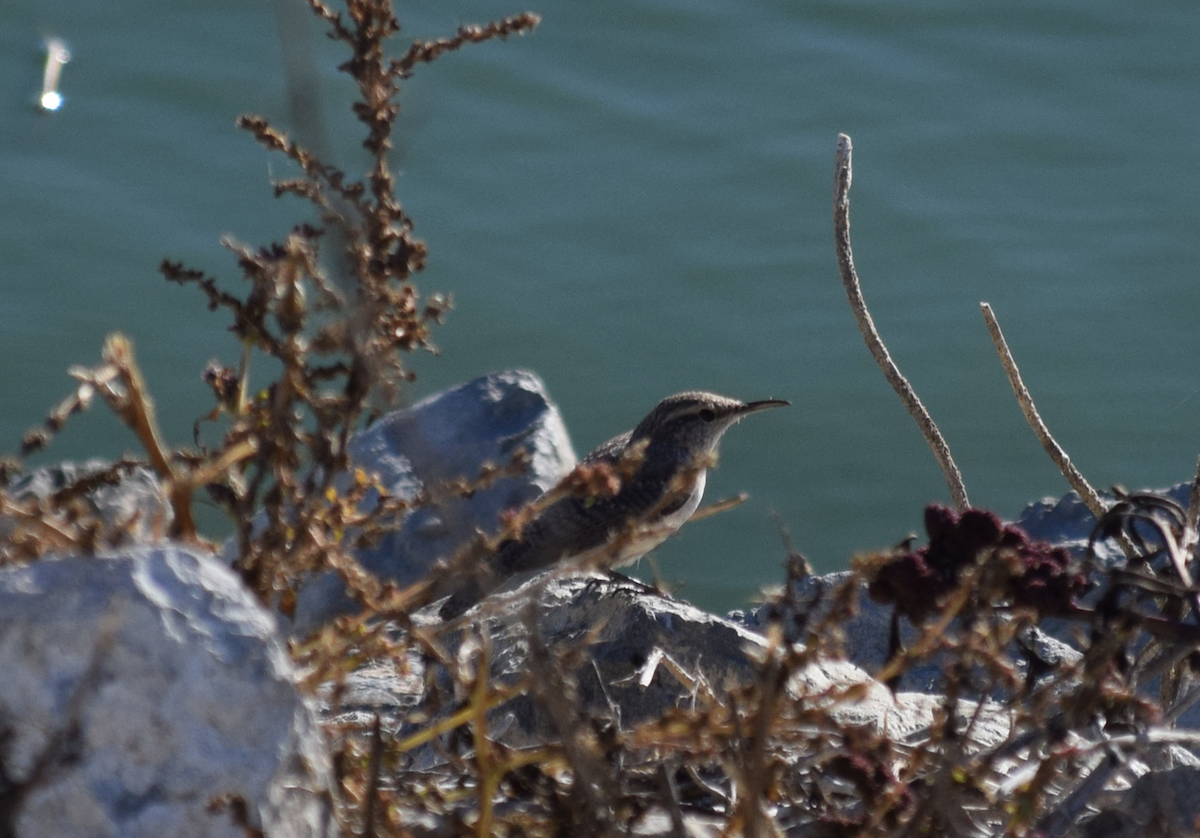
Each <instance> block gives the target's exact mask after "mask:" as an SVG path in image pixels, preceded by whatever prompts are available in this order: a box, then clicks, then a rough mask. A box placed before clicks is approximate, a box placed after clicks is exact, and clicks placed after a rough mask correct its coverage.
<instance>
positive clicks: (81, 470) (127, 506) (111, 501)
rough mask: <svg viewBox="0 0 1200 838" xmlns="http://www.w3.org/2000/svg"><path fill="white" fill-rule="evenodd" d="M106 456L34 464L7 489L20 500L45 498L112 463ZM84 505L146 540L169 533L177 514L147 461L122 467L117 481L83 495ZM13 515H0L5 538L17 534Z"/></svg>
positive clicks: (133, 538) (132, 537)
mask: <svg viewBox="0 0 1200 838" xmlns="http://www.w3.org/2000/svg"><path fill="white" fill-rule="evenodd" d="M111 465H112V463H110V462H108V461H106V460H87V461H85V462H82V463H72V462H66V463H59V464H57V465H52V466H44V467H42V468H38V469H34V470H33V471H31V472H30V473H29V474H27V475H25V476H24V477H22V478H21V479H20V480H17V481H15V482H14V483H13V484H12V485H11V486H10V487H9V488H8V490H7V494H8V495H9V496H10V497H12V498H14V499H15V500H24V499H27V498H38V499H40V500H46V499H47V498H49V497H50V496H51V495H53V494H54V493H55V492H58V491H61V490H62V489H65V488H67V487H68V486H72V485H74V484H76V483H78V482H79V481H80V480H84V479H86V478H88V477H90V476H92V475H95V474H97V473H99V472H101V471H104V470H105V469H107V468H109V467H110V466H111ZM79 501H80V503H82V504H83V507H82V509H83V511H85V512H88V513H91V514H94V515H96V516H97V517H99V518H100V520H101V521H103V522H104V524H105V525H106V526H107V527H109V528H112V529H117V528H124V529H125V530H126V533H127V535H128V541H129V543H139V544H140V543H146V542H150V541H155V540H159V539H161V538H163V537H164V535H165V534H166V532H167V530H168V528H169V527H170V525H171V520H172V518H173V516H172V513H171V507H170V504H168V503H167V499H166V497H165V495H164V494H163V491H162V485H161V484H160V483H159V482H158V478H157V477H156V476H155V474H154V472H153V471H151V470H150V469H149V468H147V467H145V466H138V467H137V468H133V469H130V470H128V471H123V472H122V473H121V476H120V479H119V481H118V482H116V483H102V484H98V485H97V486H96V487H95V488H93V489H91V490H90V491H88V492H85V493H83V494H82V495H80V498H79ZM13 527H14V523H13V521H12V519H11V518H8V517H4V516H0V544H3V543H4V542H6V541H7V540H8V539H10V538H12V536H13V532H14V530H13Z"/></svg>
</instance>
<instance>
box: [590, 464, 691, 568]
mask: <svg viewBox="0 0 1200 838" xmlns="http://www.w3.org/2000/svg"><path fill="white" fill-rule="evenodd" d="M707 478H708V472H707V470H705V471H702V472H700V474H699V475H697V477H696V488H695V490H693V492H692V495H691V497H689V498H688V499H687V502H686V503H685V504H684V505H683V506H681V507H679V508H678V509H676V510H675V511H674V512H672V513H671V514H670V515H664V516H663V517H662V518H659V519H658V521H656V522H655V523H653V524H644V525H643V531H642V532H641V533H640V534H639V536H638V537H637V538H635V539H633V540H632V541H631V542H630V543H629V544H627V545H625V546H624V547H623V548H622V549H621V550H620V552H619V554H618V555H617V558H616V561H614V562H613V563H612V565H610V566H611V567H622V566H624V565H627V564H631V563H632V562H635V561H637V560H638V559H640V558H641V557H642V556H644V555H646V554H647V553H649V552H650V551H651V550H653V549H654V548H655V547H657V546H658V545H660V544H662V543H663V542H664V541H666V540H667V539H668V538H670V537H671V536H672V535H674V534H675V532H676V531H677V530H678V529H679V528H680V527H682V526H683V525H684V524H686V523H687V521H688V519H689V518H691V517H692V514H693V513H694V512H695V511H696V509H697V508H699V506H700V501H701V500H702V499H703V498H704V484H705V482H706V480H707Z"/></svg>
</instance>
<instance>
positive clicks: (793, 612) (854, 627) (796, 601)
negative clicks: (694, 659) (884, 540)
mask: <svg viewBox="0 0 1200 838" xmlns="http://www.w3.org/2000/svg"><path fill="white" fill-rule="evenodd" d="M851 578H852V574H851V573H850V572H849V571H842V572H839V573H828V574H825V575H823V576H818V575H814V576H808V577H805V578H804V579H802V580H800V581H799V582H798V583H797V585H796V588H795V591H794V593H793V597H792V604H793V605H794V608H792V609H790V610H788V611H787V612H786V613H783V614H780V615H779V616H780V617H781V618H782V621H783V628H784V634H785V636H786V637H787V639H788V640H790V641H792V642H797V643H805V642H807V641H808V640H809V635H810V634H811V633H812V632H814V631H819V632H821V633H822V635H823V638H822V639H823V641H824V642H827V643H828V642H829V641H831V640H835V641H837V642H838V645H840V648H841V650H842V653H843V654H844V655H845V658H846V660H848V661H850V662H851V663H853V664H855V665H856V666H860V667H862V668H863V669H864V670H866V671H867V672H869V673H872V674H875V673H877V672H879V671H880V670H881V669H883V667H884V665H885V664H887V662H888V656H889V653H890V642H891V634H892V614H893V611H894V608H893V607H892V606H891V605H886V604H882V603H878V602H875V601H874V600H872V599H871V597H870V596H869V595H868V594H867V586H866V585H865V584H861V585H860V586H859V589H858V591H857V595H856V600H855V605H854V608H853V609H852V612H851V614H850V615H849V616H848V617H846V618H844V619H841V620H839V621H837V622H836V624H835V625H833V626H826V625H825V623H824V622H823V621H825V620H826V619H827V618H828V616H829V614H830V611H831V610H832V608H833V607H834V604H835V602H836V601H837V595H836V593H837V591H838V589H839V588H841V587H842V586H843V585H845V584H847V583H849V582H850V580H851ZM775 614H776V609H775V607H774V605H772V604H770V603H768V604H764V605H763V606H761V607H759V608H757V609H755V610H753V611H751V612H749V613H748V614H740V613H739V614H738V621H739V622H740V623H742V624H743V625H745V626H746V628H748V629H750V630H752V631H757V632H762V631H765V629H766V626H767V624H768V622H769V621H770V620H771V619H772V617H773V616H774V615H775ZM732 616H733V615H731V617H732ZM1060 622H1062V623H1063V625H1062V627H1061V630H1062V631H1063V633H1064V634H1066V633H1068V632H1069V630H1070V629H1071V628H1073V626H1072V625H1071V624H1068V623H1065V621H1060ZM897 628H898V629H899V639H900V643H901V645H902V647H903V648H909V647H911V646H912V644H913V643H914V642H916V640H917V639H918V637H919V636H920V634H921V631H920V630H919V629H918V628H917V627H916V626H914V625H913V624H912V623H911V622H909V620H908V619H907V618H905V617H901V618H900V619H899V621H898V623H897ZM830 632H836V633H837V636H836V637H831V636H830ZM1019 641H1020V643H1019V647H1014V648H1013V650H1012V656H1013V657H1014V659H1015V663H1016V668H1017V671H1018V672H1024V671H1025V670H1026V666H1027V662H1028V657H1029V656H1032V657H1033V658H1035V659H1036V660H1037V661H1039V662H1040V663H1041V664H1043V665H1044V667H1045V668H1047V669H1050V668H1053V667H1054V666H1056V665H1058V664H1059V663H1074V662H1075V661H1077V660H1078V659H1079V657H1080V653H1079V652H1078V651H1076V650H1075V649H1074V648H1072V647H1071V646H1069V645H1068V644H1067V643H1064V642H1062V641H1060V640H1057V639H1055V638H1054V637H1051V636H1050V635H1048V634H1046V633H1045V632H1043V631H1041V630H1039V629H1038V628H1033V629H1031V630H1029V631H1027V632H1026V633H1025V634H1024V635H1022V636H1021V637H1020V638H1019ZM948 662H949V658H948V657H947V656H946V655H935V656H932V657H931V658H929V659H928V660H926V661H923V662H920V663H918V664H915V665H913V666H910V667H909V668H908V669H907V670H905V672H904V673H903V674H902V675H901V677H900V681H899V683H898V684H896V688H897V689H898V690H903V691H906V692H919V693H930V694H933V693H939V692H941V690H942V688H943V687H944V684H945V680H944V677H943V668H944V666H945V665H946V664H947V663H948ZM992 697H993V698H995V697H998V695H992Z"/></svg>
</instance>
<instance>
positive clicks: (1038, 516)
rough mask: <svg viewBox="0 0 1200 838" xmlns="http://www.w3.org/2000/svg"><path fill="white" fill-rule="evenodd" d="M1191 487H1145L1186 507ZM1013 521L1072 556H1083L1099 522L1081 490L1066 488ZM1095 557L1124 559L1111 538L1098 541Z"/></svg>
mask: <svg viewBox="0 0 1200 838" xmlns="http://www.w3.org/2000/svg"><path fill="white" fill-rule="evenodd" d="M1191 490H1192V484H1191V483H1177V484H1175V485H1174V486H1172V487H1171V488H1169V489H1151V490H1146V491H1151V492H1153V493H1154V494H1159V495H1165V496H1166V497H1169V498H1170V499H1171V500H1173V501H1175V502H1176V503H1178V504H1180V505H1181V506H1183V507H1184V508H1185V509H1186V508H1187V505H1188V498H1189V496H1190V494H1191ZM1100 495H1101V497H1102V498H1104V499H1105V501H1107V502H1109V503H1111V502H1112V500H1113V496H1112V495H1111V494H1109V493H1107V492H1101V493H1100ZM1013 523H1014V524H1016V525H1017V526H1018V527H1020V528H1021V529H1022V530H1024V531H1025V534H1026V535H1028V536H1029V537H1030V538H1032V539H1034V540H1035V541H1044V542H1046V543H1047V544H1054V545H1056V546H1060V547H1066V548H1067V549H1068V550H1069V551H1070V552H1071V555H1072V556H1074V557H1075V558H1076V559H1082V558H1083V556H1084V553H1085V552H1086V551H1087V544H1088V539H1089V538H1090V537H1091V534H1092V529H1093V528H1094V527H1095V526H1096V516H1095V515H1093V514H1092V511H1091V510H1090V509H1088V508H1087V506H1086V505H1085V504H1084V502H1083V499H1082V498H1080V497H1079V495H1078V494H1076V493H1075V492H1067V494H1065V495H1063V496H1062V497H1061V498H1043V499H1042V500H1040V501H1035V502H1034V503H1031V504H1029V505H1028V506H1026V507H1025V508H1024V509H1023V510H1021V514H1020V515H1018V516H1017V520H1016V521H1014V522H1013ZM1096 558H1097V560H1098V564H1099V565H1100V566H1101V567H1112V566H1113V565H1116V564H1123V563H1124V561H1125V556H1124V554H1123V553H1122V552H1121V550H1120V548H1119V547H1118V546H1117V545H1116V544H1115V543H1114V542H1112V541H1107V542H1100V543H1098V544H1097V545H1096Z"/></svg>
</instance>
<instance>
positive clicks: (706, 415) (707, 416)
mask: <svg viewBox="0 0 1200 838" xmlns="http://www.w3.org/2000/svg"><path fill="white" fill-rule="evenodd" d="M700 418H701V419H703V420H704V421H705V422H711V421H712V420H714V419H716V418H717V414H715V413H713V412H712V410H710V409H709V408H707V407H706V408H704V409H703V410H701V411H700Z"/></svg>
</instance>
